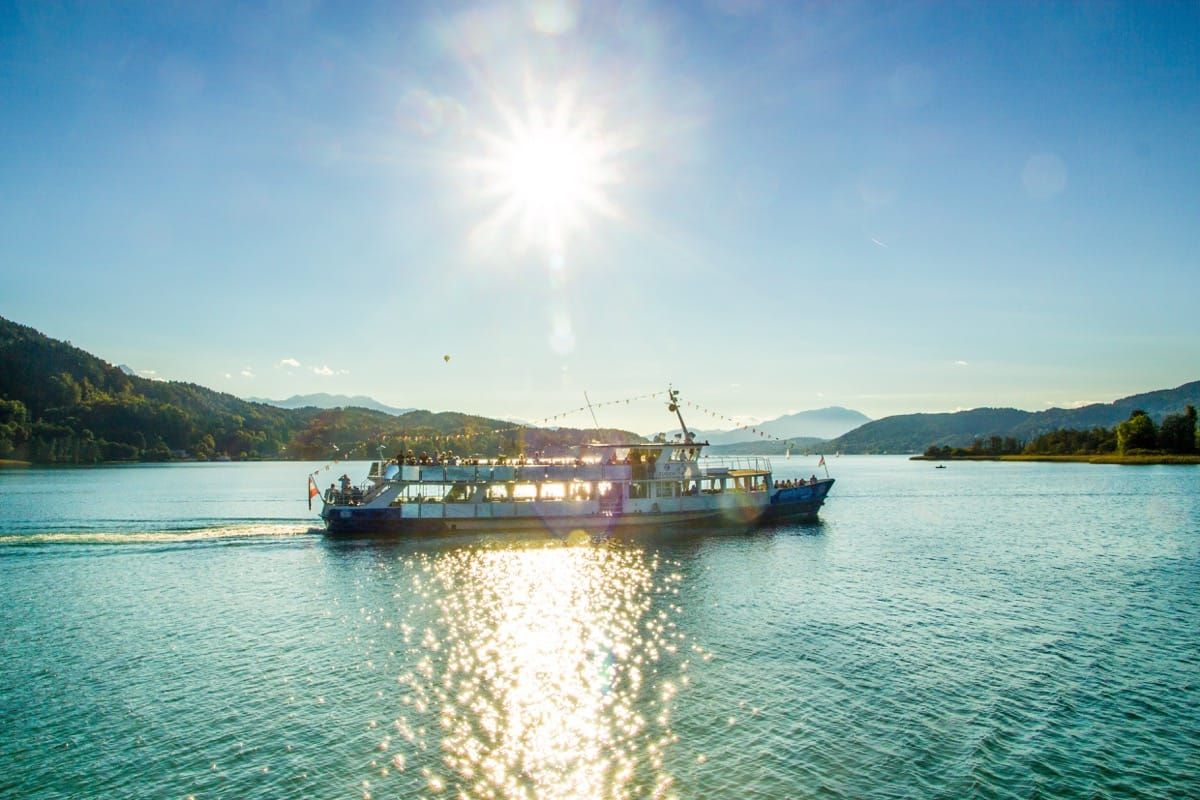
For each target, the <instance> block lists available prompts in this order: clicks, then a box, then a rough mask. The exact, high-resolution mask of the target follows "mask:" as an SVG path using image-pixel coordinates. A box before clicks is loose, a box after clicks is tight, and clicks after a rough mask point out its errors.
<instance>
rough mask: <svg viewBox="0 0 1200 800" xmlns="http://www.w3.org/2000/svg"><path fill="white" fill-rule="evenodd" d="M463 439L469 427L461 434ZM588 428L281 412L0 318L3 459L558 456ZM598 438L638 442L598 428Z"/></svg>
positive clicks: (348, 411) (413, 414)
mask: <svg viewBox="0 0 1200 800" xmlns="http://www.w3.org/2000/svg"><path fill="white" fill-rule="evenodd" d="M464 432H470V433H471V436H470V437H469V438H467V437H465V436H464V435H463V434H464ZM596 435H597V432H596V431H593V430H586V431H585V430H576V429H568V428H560V429H557V430H544V429H540V428H521V429H517V428H515V426H513V425H512V424H511V423H507V422H504V421H502V420H496V419H488V418H486V417H478V416H472V415H468V414H459V413H455V412H442V413H434V412H430V411H420V410H413V411H408V412H406V413H404V414H402V415H399V416H396V415H393V414H388V413H384V412H382V411H375V410H371V409H366V408H337V409H325V410H322V409H318V408H313V407H311V406H310V407H305V408H298V409H283V408H276V407H274V406H270V405H266V404H263V403H256V402H249V401H246V400H242V399H240V398H238V397H234V396H233V395H231V394H226V393H224V392H216V391H213V390H212V389H208V388H205V387H203V386H199V385H197V384H194V383H184V382H179V381H155V380H147V379H144V378H140V377H138V376H137V375H130V374H128V373H127V372H126V371H123V370H121V369H120V368H119V367H115V366H113V365H112V364H109V363H108V362H107V361H104V360H102V359H99V358H97V357H96V356H93V355H91V354H90V353H87V352H85V351H83V350H81V349H79V348H77V347H74V346H73V345H71V344H70V343H69V342H62V341H59V340H56V339H51V338H49V337H47V336H45V335H43V334H42V333H40V332H38V331H36V330H34V329H33V328H30V327H27V326H25V325H19V324H17V323H15V322H11V321H9V320H7V319H4V318H2V317H0V459H3V458H17V459H29V460H32V461H37V462H41V463H85V464H92V463H97V462H101V461H127V460H169V459H171V458H177V457H185V456H186V457H197V458H201V459H205V458H212V457H218V456H229V457H231V458H295V459H320V458H329V457H332V456H333V455H334V454H335V453H340V454H343V455H345V454H348V453H353V454H355V455H357V456H360V457H366V456H369V455H375V454H376V452H377V450H378V448H379V447H383V448H384V451H385V452H388V453H389V454H390V453H391V452H393V450H398V449H399V448H400V447H401V445H402V443H403V445H406V446H407V447H408V448H409V449H412V450H416V451H420V450H429V451H433V450H445V449H454V450H457V451H459V452H460V453H461V452H471V453H479V454H484V455H487V454H495V453H498V452H501V451H503V452H508V453H517V452H521V451H533V450H544V451H548V452H557V451H561V450H564V449H566V448H567V447H570V446H571V445H574V444H578V443H580V442H585V441H590V440H592V439H593V438H595V437H596ZM599 435H600V437H601V438H604V439H605V440H607V441H614V442H621V441H638V440H639V439H640V437H638V436H636V435H635V434H632V433H629V432H627V431H619V430H612V429H609V430H602V431H600V432H599Z"/></svg>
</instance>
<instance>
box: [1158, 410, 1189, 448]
mask: <svg viewBox="0 0 1200 800" xmlns="http://www.w3.org/2000/svg"><path fill="white" fill-rule="evenodd" d="M1158 446H1159V447H1161V448H1162V449H1163V450H1166V451H1168V452H1170V453H1191V452H1193V451H1195V449H1196V408H1195V406H1188V407H1187V411H1185V412H1184V413H1182V414H1168V415H1167V416H1166V417H1165V418H1164V419H1163V421H1162V425H1161V426H1159V429H1158Z"/></svg>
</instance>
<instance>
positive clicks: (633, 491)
mask: <svg viewBox="0 0 1200 800" xmlns="http://www.w3.org/2000/svg"><path fill="white" fill-rule="evenodd" d="M649 496H650V484H648V483H643V482H642V481H634V482H633V483H631V484H629V497H630V499H636V498H639V497H649Z"/></svg>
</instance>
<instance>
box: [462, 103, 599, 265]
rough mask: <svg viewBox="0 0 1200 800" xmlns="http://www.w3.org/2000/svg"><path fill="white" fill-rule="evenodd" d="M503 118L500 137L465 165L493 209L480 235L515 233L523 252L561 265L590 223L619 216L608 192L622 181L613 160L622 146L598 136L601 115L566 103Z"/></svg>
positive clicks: (489, 137)
mask: <svg viewBox="0 0 1200 800" xmlns="http://www.w3.org/2000/svg"><path fill="white" fill-rule="evenodd" d="M503 117H504V118H505V120H506V125H505V131H504V133H503V134H496V133H492V132H486V133H484V134H483V135H482V138H483V141H484V146H485V155H484V156H483V157H481V158H479V159H477V160H473V161H471V162H468V167H469V168H470V169H471V170H472V171H474V172H476V173H478V174H479V175H480V176H481V178H482V181H481V189H482V193H483V195H484V197H485V198H487V199H488V200H489V201H490V202H492V203H495V204H496V208H495V210H494V212H493V213H492V214H491V215H490V216H489V217H488V218H487V219H486V220H485V221H484V223H483V224H482V225H481V232H483V233H486V234H497V233H500V232H501V231H503V232H507V233H509V234H513V235H515V238H516V242H515V243H516V244H518V245H519V246H521V247H522V248H524V247H529V246H533V247H537V248H539V249H542V250H544V251H545V253H546V254H547V256H549V257H550V258H551V262H552V263H556V262H559V261H561V259H562V258H563V256H564V253H565V250H566V246H567V243H568V241H569V240H570V239H571V238H573V237H574V236H576V235H579V234H582V233H583V232H585V231H586V229H587V227H588V225H589V223H591V222H592V221H593V220H594V219H596V218H598V217H617V216H619V212H618V209H617V207H616V205H615V204H614V203H613V201H612V200H611V199H610V198H609V195H608V192H609V191H610V189H611V187H612V186H613V185H614V184H616V183H619V182H620V171H619V169H618V168H617V164H616V163H615V160H616V156H617V154H618V153H619V152H620V151H621V150H622V148H621V147H620V146H619V145H618V139H617V137H616V136H614V135H612V134H605V133H604V132H603V131H602V129H601V125H600V119H599V117H598V115H595V114H589V113H584V112H582V111H580V110H579V109H578V108H577V107H576V106H575V104H574V103H572V102H571V101H570V100H569V99H560V101H559V103H558V105H557V106H556V107H555V108H554V110H553V111H552V112H551V113H549V114H546V113H544V112H542V111H541V110H540V109H539V108H537V107H533V106H531V107H530V108H529V109H528V110H526V112H525V113H524V114H518V113H516V112H513V111H511V110H506V111H504V112H503Z"/></svg>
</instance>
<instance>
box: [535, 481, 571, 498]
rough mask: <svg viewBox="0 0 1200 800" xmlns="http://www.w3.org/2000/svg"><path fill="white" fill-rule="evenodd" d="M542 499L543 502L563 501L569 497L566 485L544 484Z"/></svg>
mask: <svg viewBox="0 0 1200 800" xmlns="http://www.w3.org/2000/svg"><path fill="white" fill-rule="evenodd" d="M541 488H542V492H541V497H542V499H543V500H562V499H564V498H565V497H566V496H567V485H566V484H565V483H543V484H542V487H541Z"/></svg>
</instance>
